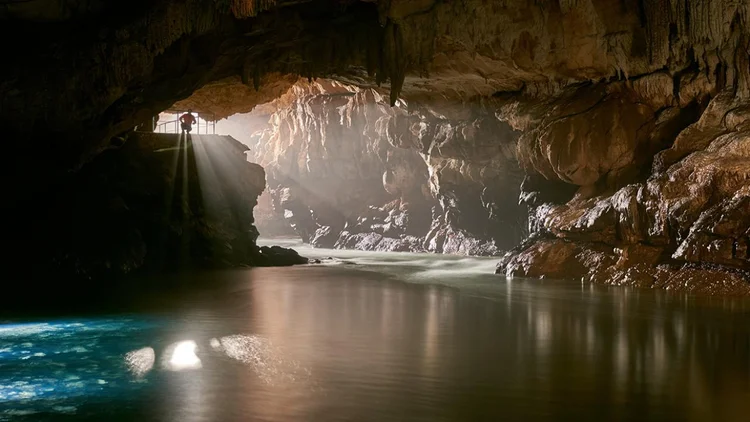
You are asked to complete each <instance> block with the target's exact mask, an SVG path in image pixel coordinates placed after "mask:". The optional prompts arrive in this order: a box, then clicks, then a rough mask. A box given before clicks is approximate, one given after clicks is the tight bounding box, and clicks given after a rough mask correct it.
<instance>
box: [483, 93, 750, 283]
mask: <svg viewBox="0 0 750 422" xmlns="http://www.w3.org/2000/svg"><path fill="white" fill-rule="evenodd" d="M746 104H747V103H746V102H744V101H742V100H739V99H738V98H737V97H736V95H735V93H734V92H733V91H725V92H722V93H720V94H718V95H716V97H715V98H714V99H713V100H712V101H711V103H710V104H708V106H707V107H706V109H705V111H704V112H703V114H702V115H701V117H700V119H698V120H697V122H695V123H694V124H692V125H690V126H688V127H687V128H685V129H684V130H682V131H681V132H680V133H679V135H677V136H676V139H675V141H674V144H673V145H672V146H671V147H670V148H667V149H664V150H663V151H661V152H659V153H658V154H656V156H655V157H654V159H653V168H652V169H651V172H650V175H649V176H648V177H647V179H646V180H644V181H641V182H637V183H631V184H627V185H625V186H623V187H621V188H619V189H616V190H614V189H615V188H616V187H617V183H614V184H613V183H612V181H611V180H608V179H606V174H602V175H600V176H599V177H598V178H597V179H595V180H594V186H591V185H588V186H586V185H584V184H583V183H581V187H580V188H579V191H578V193H577V194H576V195H575V197H574V198H572V199H571V200H569V201H566V202H564V203H558V204H554V203H546V204H542V205H538V206H536V207H535V211H534V213H535V214H534V218H533V221H534V222H535V223H536V227H535V234H536V235H537V236H538V237H539V240H531V241H529V242H527V243H525V244H523V245H521V246H520V247H518V248H517V249H516V250H515V251H513V252H512V253H509V254H508V255H506V256H505V257H504V259H503V260H502V261H501V263H500V264H499V266H498V272H501V273H504V274H506V275H508V276H538V275H550V276H554V277H579V278H583V279H585V280H591V281H596V282H601V283H607V284H630V285H638V286H648V287H663V288H668V289H677V290H686V291H691V292H701V293H720V294H730V293H731V294H747V293H749V292H750V284H749V283H748V280H749V279H748V277H749V274H750V273H749V272H750V256H749V255H748V253H747V251H748V247H747V245H748V234H750V220H748V215H750V197H749V196H748V193H749V192H750V191H749V190H748V188H749V187H750V126H748V125H746V124H745V118H741V117H739V115H740V114H741V113H742V111H743V110H745V109H746V107H747V106H746ZM539 140H540V142H545V140H544V138H539ZM631 141H632V139H631ZM578 142H580V141H578ZM522 147H523V146H521V148H522ZM563 149H565V148H563ZM647 157H648V155H646V156H645V158H647ZM594 159H596V156H594ZM577 160H578V159H577ZM529 162H530V163H531V162H532V161H531V160H529ZM558 177H559V178H560V179H564V178H565V177H566V176H564V175H563V176H559V175H558ZM602 181H604V182H606V183H604V184H602ZM581 182H583V180H581ZM589 182H590V181H589ZM597 184H599V185H598V186H596V185H597ZM530 196H534V195H530Z"/></svg>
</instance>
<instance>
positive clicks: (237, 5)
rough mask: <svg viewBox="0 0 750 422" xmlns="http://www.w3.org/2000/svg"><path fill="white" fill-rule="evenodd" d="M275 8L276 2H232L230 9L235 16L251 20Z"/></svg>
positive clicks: (261, 0)
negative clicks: (250, 18)
mask: <svg viewBox="0 0 750 422" xmlns="http://www.w3.org/2000/svg"><path fill="white" fill-rule="evenodd" d="M274 6H276V0H232V2H231V4H230V6H229V8H230V10H231V11H232V13H233V14H234V16H236V17H238V18H249V17H252V16H257V15H258V13H260V12H263V11H265V10H268V9H270V8H272V7H274Z"/></svg>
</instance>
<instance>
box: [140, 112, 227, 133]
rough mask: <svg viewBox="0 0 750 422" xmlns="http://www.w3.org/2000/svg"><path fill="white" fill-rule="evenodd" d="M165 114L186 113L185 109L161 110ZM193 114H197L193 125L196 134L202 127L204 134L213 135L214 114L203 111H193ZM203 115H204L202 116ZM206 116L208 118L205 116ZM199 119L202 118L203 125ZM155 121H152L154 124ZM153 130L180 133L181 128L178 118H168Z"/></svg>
mask: <svg viewBox="0 0 750 422" xmlns="http://www.w3.org/2000/svg"><path fill="white" fill-rule="evenodd" d="M163 113H165V114H174V115H177V116H182V115H183V114H185V113H187V111H186V110H165V111H163ZM192 114H193V116H197V117H196V119H195V125H193V130H194V131H195V134H196V135H200V134H201V129H203V132H202V133H203V134H204V135H215V134H216V115H215V114H214V113H204V112H199V111H198V112H196V111H194V112H193V113H192ZM203 116H205V117H203ZM206 117H208V118H206ZM154 119H155V118H154ZM201 120H203V125H201ZM155 123H156V121H154V124H155ZM154 132H158V133H181V132H182V128H181V127H180V119H179V118H178V119H176V120H169V121H167V122H159V123H158V124H156V126H155V127H154Z"/></svg>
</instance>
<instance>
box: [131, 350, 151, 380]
mask: <svg viewBox="0 0 750 422" xmlns="http://www.w3.org/2000/svg"><path fill="white" fill-rule="evenodd" d="M154 362H156V352H154V349H153V348H151V347H144V348H142V349H138V350H133V351H132V352H128V353H127V354H126V355H125V363H126V364H127V365H128V369H129V370H130V372H132V373H133V375H136V376H138V377H142V376H144V375H146V374H147V373H148V372H149V371H150V370H151V369H152V368H153V367H154Z"/></svg>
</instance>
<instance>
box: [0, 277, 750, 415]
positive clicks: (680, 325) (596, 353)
mask: <svg viewBox="0 0 750 422" xmlns="http://www.w3.org/2000/svg"><path fill="white" fill-rule="evenodd" d="M453 273H455V271H453V272H452V273H451V274H453ZM201 277H210V278H211V280H210V282H211V283H212V284H213V285H215V286H221V287H217V288H216V289H215V290H212V291H211V292H208V293H207V292H202V293H201V294H200V295H198V296H197V298H193V299H191V300H190V301H185V300H184V299H181V300H180V301H179V303H180V306H181V307H180V308H179V309H177V310H175V311H173V312H172V313H170V315H166V316H164V317H162V318H161V319H158V320H157V319H153V318H151V319H150V318H125V317H123V318H114V317H113V318H102V319H95V320H87V321H68V322H59V323H47V324H22V325H6V326H3V327H2V329H0V419H3V418H5V419H8V420H17V419H18V418H19V417H20V418H23V417H27V419H26V420H47V419H49V420H55V418H57V417H65V416H70V415H75V417H76V418H77V419H79V418H89V420H102V415H107V419H114V420H134V419H138V420H159V421H164V420H167V421H216V420H221V421H235V420H236V421H240V420H241V421H246V420H250V421H253V420H264V421H297V420H306V421H326V422H328V421H345V420H347V421H348V420H357V421H384V420H424V421H467V420H471V421H476V420H524V421H529V420H530V421H534V420H540V421H541V420H583V421H586V420H592V421H593V420H596V421H601V420H606V421H610V420H638V421H650V420H652V421H669V420H675V421H745V420H747V415H748V414H750V314H749V313H748V310H750V303H748V302H747V301H745V300H739V299H731V300H730V299H715V298H706V299H698V298H691V297H685V296H674V295H670V294H667V293H664V292H652V291H642V290H629V289H619V288H597V287H590V286H581V285H565V284H558V283H550V282H540V281H522V280H514V281H513V282H512V283H510V282H507V283H506V282H504V281H502V280H501V279H498V278H496V277H494V276H487V277H483V276H474V277H473V278H472V281H471V283H467V282H465V281H464V280H462V281H461V283H455V284H454V285H459V286H460V287H461V288H460V289H459V288H455V287H450V286H439V285H415V284H405V283H401V282H398V281H393V280H392V279H390V278H389V277H386V276H384V275H383V274H382V273H381V272H370V271H361V270H356V269H353V268H350V267H347V266H345V265H338V266H336V267H323V266H321V267H299V268H283V269H279V268H274V269H255V270H251V271H241V272H231V273H211V274H205V275H201ZM440 281H441V282H445V283H446V284H450V283H451V280H450V279H443V280H440ZM196 284H201V283H196ZM202 284H204V285H205V284H209V283H202ZM157 361H158V362H159V363H160V364H159V365H156V364H155V362H157ZM24 412H25V413H24ZM40 415H43V416H45V418H47V419H45V418H41V416H40Z"/></svg>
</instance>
